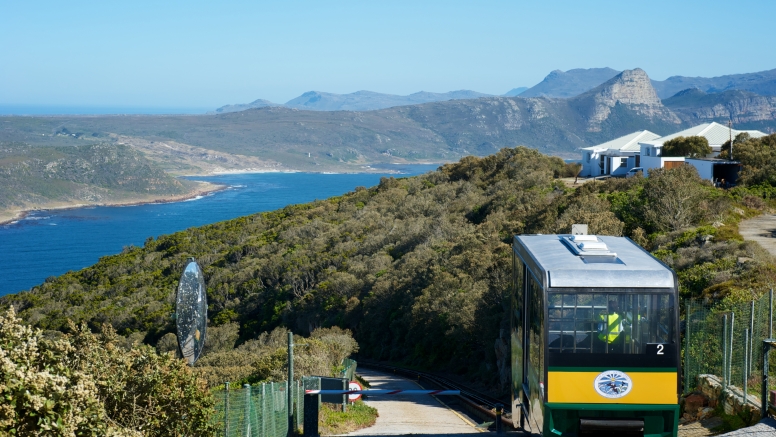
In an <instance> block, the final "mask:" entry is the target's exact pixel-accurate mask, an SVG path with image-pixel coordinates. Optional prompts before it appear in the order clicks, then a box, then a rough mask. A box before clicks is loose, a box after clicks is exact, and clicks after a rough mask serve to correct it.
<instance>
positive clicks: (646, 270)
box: [514, 235, 676, 289]
mask: <svg viewBox="0 0 776 437" xmlns="http://www.w3.org/2000/svg"><path fill="white" fill-rule="evenodd" d="M564 237H569V236H568V235H518V236H515V238H514V243H515V250H516V251H517V252H518V254H519V255H520V256H521V257H524V256H527V257H530V258H531V261H528V260H526V264H529V267H530V265H531V264H534V265H535V267H536V268H538V269H539V270H541V273H542V274H543V276H544V278H542V280H543V281H546V282H545V285H546V286H549V287H553V288H554V287H571V288H577V287H579V288H599V289H601V288H609V287H612V288H672V287H674V286H675V284H676V283H675V279H674V273H673V272H672V271H671V270H670V269H669V268H668V267H666V266H665V265H664V264H662V263H660V262H659V261H658V260H656V259H655V258H654V257H653V256H651V255H650V254H649V253H647V252H646V251H644V250H642V249H641V248H640V247H638V246H637V245H636V244H635V243H633V242H632V241H631V240H629V239H627V238H625V237H608V236H603V235H598V236H597V238H596V240H597V241H598V242H600V243H604V244H605V245H606V248H607V249H608V251H609V252H612V253H613V254H615V256H614V257H609V261H608V262H601V261H598V260H594V259H591V258H589V257H588V258H585V256H584V255H582V256H580V255H579V254H577V253H574V251H573V249H572V247H571V245H570V244H567V243H564ZM591 237H593V236H591ZM599 258H600V256H599ZM524 259H525V258H524ZM537 273H538V272H537Z"/></svg>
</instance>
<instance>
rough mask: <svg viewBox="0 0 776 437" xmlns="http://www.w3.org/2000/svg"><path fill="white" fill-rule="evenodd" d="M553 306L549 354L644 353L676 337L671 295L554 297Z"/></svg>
mask: <svg viewBox="0 0 776 437" xmlns="http://www.w3.org/2000/svg"><path fill="white" fill-rule="evenodd" d="M548 305H549V308H548V315H549V319H548V322H549V323H548V327H549V333H548V338H547V340H548V342H549V345H548V346H549V350H550V352H560V353H618V354H644V353H646V345H647V344H648V343H670V342H671V341H672V339H673V338H674V337H673V333H674V332H673V330H674V321H673V317H674V302H673V297H672V296H671V295H669V294H635V293H606V294H576V293H550V295H549V296H548Z"/></svg>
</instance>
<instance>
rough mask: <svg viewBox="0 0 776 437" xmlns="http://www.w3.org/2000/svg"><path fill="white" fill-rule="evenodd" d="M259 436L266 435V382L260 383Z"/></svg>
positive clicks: (265, 436)
mask: <svg viewBox="0 0 776 437" xmlns="http://www.w3.org/2000/svg"><path fill="white" fill-rule="evenodd" d="M261 436H262V437H267V384H266V383H262V384H261Z"/></svg>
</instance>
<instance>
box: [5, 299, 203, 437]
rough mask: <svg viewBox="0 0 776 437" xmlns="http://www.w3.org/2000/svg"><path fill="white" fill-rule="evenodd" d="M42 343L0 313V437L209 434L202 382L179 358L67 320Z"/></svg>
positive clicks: (11, 315)
mask: <svg viewBox="0 0 776 437" xmlns="http://www.w3.org/2000/svg"><path fill="white" fill-rule="evenodd" d="M70 330H71V331H72V333H71V334H67V335H61V336H58V338H53V339H49V338H45V337H44V335H43V333H42V331H41V330H38V329H35V330H33V329H32V328H30V327H28V326H25V325H22V324H21V321H20V320H19V319H18V318H17V317H16V314H15V312H14V310H13V308H11V309H9V310H8V311H7V312H6V313H5V315H2V316H0V396H2V398H3V400H4V402H3V404H2V406H0V433H2V434H3V435H35V434H40V435H56V436H60V435H61V436H76V435H83V436H90V435H95V436H97V435H99V436H102V435H123V436H170V435H213V434H214V433H215V428H214V427H213V426H212V425H211V424H210V418H211V416H212V415H213V414H215V411H214V409H213V400H212V398H211V397H210V395H209V393H208V392H207V391H206V388H205V386H204V381H200V380H198V379H197V378H196V376H195V375H194V373H193V372H192V371H191V369H189V367H188V366H187V365H186V364H185V362H184V361H183V360H178V359H176V358H175V356H174V355H172V354H165V355H158V354H156V352H155V351H154V350H153V348H151V347H150V346H137V347H134V348H133V349H131V350H129V351H127V350H126V349H124V348H122V347H121V346H120V344H121V337H119V336H118V335H116V333H115V332H114V331H113V329H112V328H110V327H109V326H104V327H103V331H102V333H101V334H99V335H95V334H92V333H91V332H89V330H88V329H87V328H86V326H85V325H82V326H81V327H76V326H75V325H73V324H72V323H71V325H70Z"/></svg>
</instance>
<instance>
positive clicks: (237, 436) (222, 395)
mask: <svg viewBox="0 0 776 437" xmlns="http://www.w3.org/2000/svg"><path fill="white" fill-rule="evenodd" d="M342 367H343V370H342V372H341V375H342V376H341V377H343V378H345V377H347V378H350V380H351V381H352V380H354V379H355V372H356V362H355V361H354V360H351V359H346V360H345V361H343V363H342ZM226 387H227V388H226V389H225V390H221V391H218V392H216V393H215V394H214V396H215V399H216V411H217V415H216V417H215V418H214V420H215V421H217V423H218V425H219V429H220V433H221V435H222V436H225V437H285V436H286V435H287V434H288V392H287V389H288V387H287V382H286V381H283V382H279V383H277V382H275V383H266V384H258V385H254V386H250V385H247V384H246V385H244V386H243V387H230V386H229V384H227V385H226ZM320 388H321V379H320V378H317V377H305V378H302V379H301V380H297V381H294V382H293V383H292V384H291V391H292V399H293V400H292V403H293V405H294V411H293V418H292V423H293V425H295V427H296V428H297V429H301V428H302V424H303V423H304V391H305V390H320Z"/></svg>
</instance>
